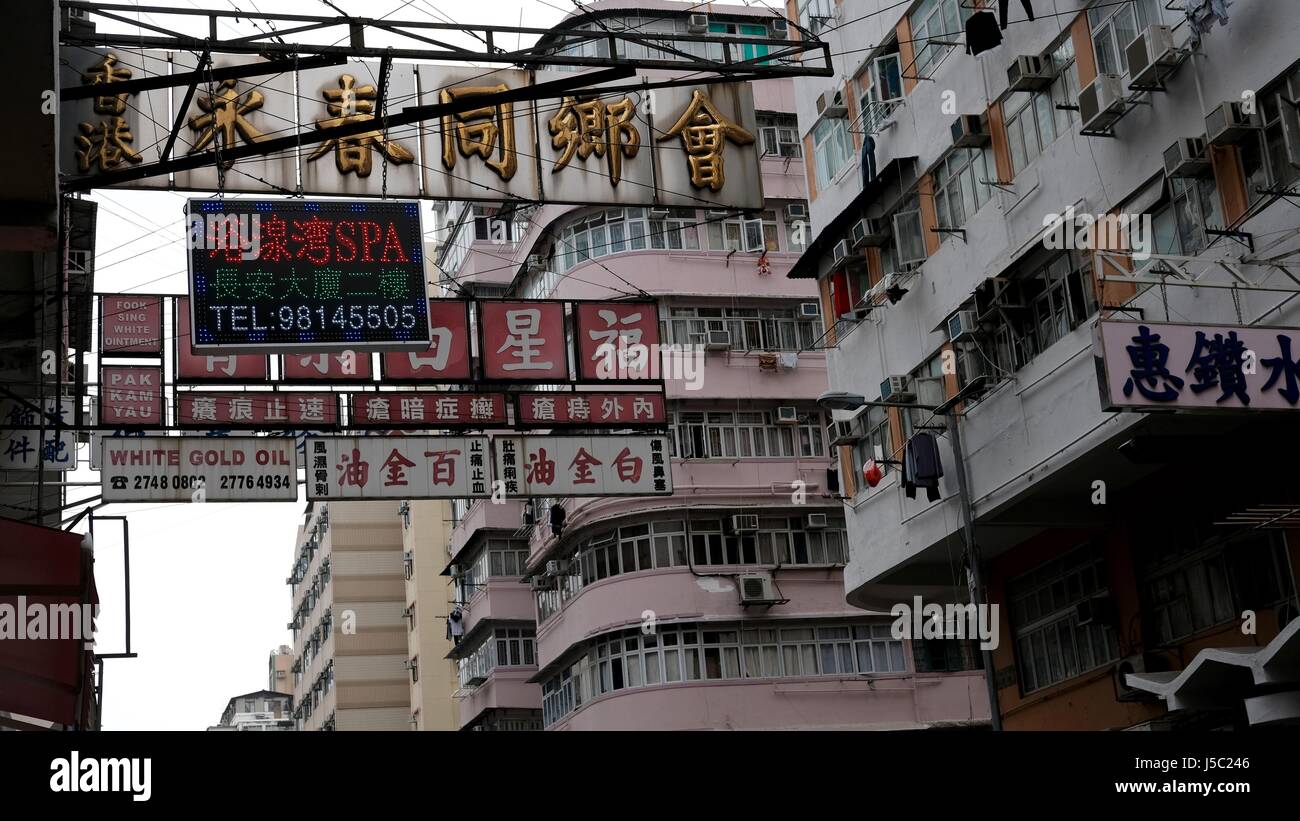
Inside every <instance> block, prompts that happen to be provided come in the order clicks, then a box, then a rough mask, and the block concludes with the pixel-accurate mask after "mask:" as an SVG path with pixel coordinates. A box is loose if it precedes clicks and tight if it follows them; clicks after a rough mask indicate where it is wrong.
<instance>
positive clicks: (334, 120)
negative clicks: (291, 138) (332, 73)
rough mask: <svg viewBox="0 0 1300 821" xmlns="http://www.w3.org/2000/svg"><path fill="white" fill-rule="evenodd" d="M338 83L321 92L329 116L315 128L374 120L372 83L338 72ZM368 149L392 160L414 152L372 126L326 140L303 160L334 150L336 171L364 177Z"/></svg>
mask: <svg viewBox="0 0 1300 821" xmlns="http://www.w3.org/2000/svg"><path fill="white" fill-rule="evenodd" d="M338 84H339V87H338V88H327V89H325V91H323V92H322V96H324V97H325V108H326V111H327V112H328V113H329V115H330V116H329V117H327V118H325V119H321V120H317V121H316V127H317V128H330V127H332V126H338V125H343V124H344V123H355V122H363V121H366V120H373V119H375V101H376V98H377V97H378V96H379V92H378V91H377V90H376V89H375V87H374V86H373V85H364V86H358V85H357V80H356V78H355V77H353V76H352V75H351V74H343V75H341V76H340V77H339V80H338ZM372 148H373V149H374V150H375V151H378V152H379V153H381V154H382V155H383V156H385V157H387V158H388V160H389V161H390V162H393V163H398V164H402V163H409V162H414V161H415V155H414V154H412V153H411V152H410V151H408V150H407V149H406V148H405V147H404V146H403V145H401V144H400V143H398V142H397V141H396V140H391V139H388V138H387V137H386V136H385V135H383V134H381V133H380V132H379V130H377V129H376V130H375V131H367V132H365V133H364V134H356V135H353V136H350V137H337V138H334V139H330V140H326V141H324V142H322V143H321V144H320V145H319V146H317V148H316V150H315V151H313V152H312V153H311V155H310V156H309V157H307V162H314V161H316V160H317V159H319V158H321V157H323V156H325V154H326V153H328V152H329V150H330V149H334V164H335V166H336V167H337V168H338V170H339V173H340V174H348V173H355V174H356V175H357V176H358V177H368V176H370V170H371V166H372V162H371V160H372V156H371V149H372Z"/></svg>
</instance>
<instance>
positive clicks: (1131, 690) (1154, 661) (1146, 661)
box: [1115, 653, 1169, 701]
mask: <svg viewBox="0 0 1300 821" xmlns="http://www.w3.org/2000/svg"><path fill="white" fill-rule="evenodd" d="M1168 667H1169V665H1168V664H1167V663H1166V662H1165V660H1164V659H1163V658H1162V657H1161V656H1159V655H1157V654H1155V653H1138V654H1136V655H1132V656H1129V657H1128V658H1125V659H1123V660H1122V661H1120V663H1119V664H1117V665H1115V685H1116V686H1115V694H1116V697H1117V698H1118V699H1119V700H1120V701H1155V700H1158V699H1159V696H1156V695H1154V694H1153V693H1148V692H1147V691H1145V690H1139V689H1137V688H1136V687H1130V686H1129V683H1128V681H1127V680H1126V678H1125V677H1126V676H1127V675H1128V674H1129V673H1159V672H1164V671H1166V670H1167V669H1168Z"/></svg>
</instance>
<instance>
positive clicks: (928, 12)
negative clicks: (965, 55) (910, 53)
mask: <svg viewBox="0 0 1300 821" xmlns="http://www.w3.org/2000/svg"><path fill="white" fill-rule="evenodd" d="M971 14H972V10H971V9H969V8H966V7H965V5H963V4H962V3H961V2H960V0H922V3H921V5H920V6H918V7H917V8H916V10H915V11H913V12H912V13H911V14H910V15H908V20H909V21H910V22H911V24H912V40H913V42H914V43H915V44H916V72H915V73H916V74H917V76H920V77H928V76H930V73H929V72H930V71H931V70H932V69H933V68H937V67H938V65H939V63H941V62H943V58H944V57H947V56H948V52H949V51H951V50H952V49H953V47H954V46H955V45H956V44H958V43H960V42H961V39H962V34H963V33H964V32H965V30H966V21H967V20H968V19H970V16H971Z"/></svg>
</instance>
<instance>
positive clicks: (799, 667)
mask: <svg viewBox="0 0 1300 821" xmlns="http://www.w3.org/2000/svg"><path fill="white" fill-rule="evenodd" d="M702 11H703V12H707V14H702V13H700V12H702ZM592 27H595V28H605V27H617V28H631V29H634V30H637V31H643V32H647V33H653V32H655V31H678V32H683V33H685V32H711V33H715V34H717V33H721V34H724V35H731V36H735V37H738V38H742V39H743V38H747V37H748V38H753V37H768V36H773V35H774V34H775V36H779V37H783V36H785V32H786V27H785V26H784V24H783V21H780V20H778V19H777V17H776V16H775V15H773V14H772V13H771V12H770V10H765V9H761V8H748V7H742V6H723V5H720V4H707V8H701V7H700V5H699V4H695V5H689V6H688V5H687V4H682V3H668V2H662V0H648V1H647V2H644V3H638V4H636V6H635V7H633V6H630V5H629V4H627V3H626V2H594V3H588V4H586V5H584V6H583V9H582V11H581V12H579V13H576V14H575V15H574V16H571V17H569V18H568V19H567V20H566V21H564V22H563V23H562V24H560V25H559V26H557V27H556V29H555V32H554V33H553V34H552V35H551V36H552V37H553V38H554V40H555V42H556V44H557V47H561V46H563V33H564V32H565V31H567V30H571V29H577V28H592ZM582 47H585V48H592V49H599V48H601V47H602V43H600V42H599V41H593V42H589V43H586V44H585V45H583V46H582ZM746 48H750V49H751V51H750V52H746V53H747V54H751V55H752V57H762V56H763V54H764V53H765V52H764V51H763V49H764V48H766V47H765V46H761V45H756V46H752V47H748V46H747V47H746ZM797 93H798V89H797V88H796V86H795V85H794V84H793V83H792V82H791V81H788V80H767V81H763V82H761V83H757V84H755V86H754V96H755V109H756V112H755V122H754V124H753V126H754V127H755V128H756V130H757V132H758V133H756V134H754V135H753V136H754V137H755V139H756V140H758V141H759V144H760V145H761V146H762V151H763V158H762V160H761V163H762V190H763V192H764V195H765V199H766V203H765V207H764V208H763V209H762V210H761V211H760V212H757V213H753V214H730V213H726V212H712V211H709V210H708V209H706V208H606V207H600V208H596V207H572V206H557V205H547V206H542V207H540V208H533V209H527V210H526V209H521V208H512V209H511V210H509V211H508V212H499V211H494V210H492V209H486V208H483V207H481V206H463V207H461V206H454V207H452V208H449V209H448V210H447V211H446V215H447V224H448V225H449V226H451V227H450V228H449V233H448V237H447V240H446V242H445V243H443V247H442V249H441V255H440V258H439V267H440V269H441V271H442V275H443V277H444V282H445V283H446V285H447V286H448V289H449V290H452V289H454V290H455V291H456V292H458V293H471V294H474V295H477V296H502V295H513V296H519V297H527V298H550V299H561V300H567V299H601V300H615V299H619V298H626V297H627V296H628V295H632V296H636V297H638V298H640V299H646V298H649V299H652V300H654V301H655V302H656V303H657V305H658V310H659V317H660V320H661V334H660V336H661V338H662V340H663V341H664V342H665V343H671V344H682V345H687V346H691V345H699V346H700V347H701V348H705V347H707V348H708V350H707V351H705V352H704V354H703V356H704V360H703V370H702V379H700V380H699V381H698V383H692V382H688V380H686V379H685V378H675V377H674V376H673V375H671V374H666V375H665V377H666V378H665V391H666V400H667V410H668V424H667V426H666V432H667V433H668V435H669V439H670V442H671V448H672V453H671V469H672V479H673V486H674V493H673V495H672V496H669V497H608V498H568V499H537V500H533V501H529V502H521V501H514V500H507V501H506V502H505V503H504V504H492V503H490V502H486V501H474V502H470V503H465V502H463V501H457V502H455V503H453V518H454V520H455V527H454V529H453V531H452V535H451V542H450V546H449V549H448V553H449V556H448V567H447V569H446V572H447V573H448V575H450V576H452V577H453V579H454V582H455V584H456V588H457V602H458V603H459V609H460V611H461V612H462V615H463V621H462V623H463V636H461V638H460V640H459V643H458V644H457V645H456V646H455V648H454V649H453V651H452V653H451V655H452V657H453V658H454V659H455V660H456V662H457V665H458V668H459V672H460V689H459V690H458V691H457V693H456V697H457V701H458V703H459V712H460V724H461V726H462V728H464V729H485V730H490V729H516V730H521V729H538V728H545V729H550V730H563V729H759V728H765V729H778V728H832V727H843V728H849V727H851V728H877V729H881V728H896V727H909V728H914V727H930V726H946V725H956V726H967V725H974V726H979V725H981V724H982V723H985V722H986V721H987V719H988V713H987V711H986V709H985V704H986V702H985V700H984V699H983V698H982V695H981V694H982V692H983V686H984V685H983V678H982V675H981V673H980V672H979V671H978V670H974V669H970V668H972V667H974V666H975V664H976V663H977V662H978V655H977V654H975V653H971V652H969V649H968V648H966V647H963V646H962V645H960V644H957V643H941V644H939V645H927V644H926V643H923V642H918V643H915V644H913V643H911V642H908V641H902V640H898V639H895V638H893V637H892V635H891V632H890V626H889V620H888V619H887V618H886V617H883V616H882V615H881V614H867V613H864V612H863V611H861V610H859V609H857V608H855V607H853V606H851V605H850V604H848V603H847V602H846V601H845V599H844V587H845V582H844V578H843V573H844V570H843V568H844V563H845V561H846V558H847V552H846V551H847V535H846V523H845V518H844V511H843V506H842V504H841V502H840V501H839V498H838V494H839V485H838V479H839V475H838V472H837V471H836V470H835V469H834V464H833V461H832V459H831V456H830V450H829V443H828V441H827V439H826V428H827V424H828V421H829V420H828V418H827V417H826V415H825V414H824V413H823V411H822V410H821V409H820V408H819V407H818V406H817V403H816V399H817V397H818V396H819V395H820V394H821V393H822V392H824V391H825V390H826V387H827V357H826V354H825V353H822V352H817V351H811V350H809V349H811V348H813V347H815V346H816V344H817V342H818V340H819V338H820V337H821V336H822V334H823V328H822V324H821V319H820V315H821V311H822V308H821V306H820V303H819V299H818V290H817V286H816V283H814V282H813V281H811V280H802V279H789V278H787V277H786V276H785V274H786V273H787V271H788V270H789V269H790V267H791V266H792V265H793V264H794V263H795V261H796V260H798V259H799V257H800V254H801V253H802V252H803V250H804V244H805V241H806V238H805V228H806V225H805V224H804V221H805V220H806V218H807V193H806V186H805V183H804V169H803V160H804V152H805V147H804V145H803V144H802V143H801V142H800V140H799V139H798V135H797V130H796V126H797V121H796V119H795V116H794V113H795V111H796V109H797V105H796V103H797V101H796V95H797ZM643 139H644V138H643ZM556 508H562V509H563V510H564V513H565V516H564V522H563V525H562V526H561V527H553V526H552V524H551V522H552V521H554V519H553V514H552V511H553V509H556ZM742 588H744V589H743V590H742ZM951 657H955V658H956V659H957V661H956V663H954V662H953V658H951ZM963 659H964V661H963ZM950 671H952V672H950Z"/></svg>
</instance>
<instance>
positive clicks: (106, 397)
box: [99, 365, 163, 427]
mask: <svg viewBox="0 0 1300 821" xmlns="http://www.w3.org/2000/svg"><path fill="white" fill-rule="evenodd" d="M162 380H163V371H162V368H137V367H124V366H121V365H104V366H102V367H101V368H100V369H99V418H100V420H101V421H102V423H103V424H106V425H115V426H132V425H148V426H150V427H161V426H162V424H163V394H162V388H163V386H162Z"/></svg>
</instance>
